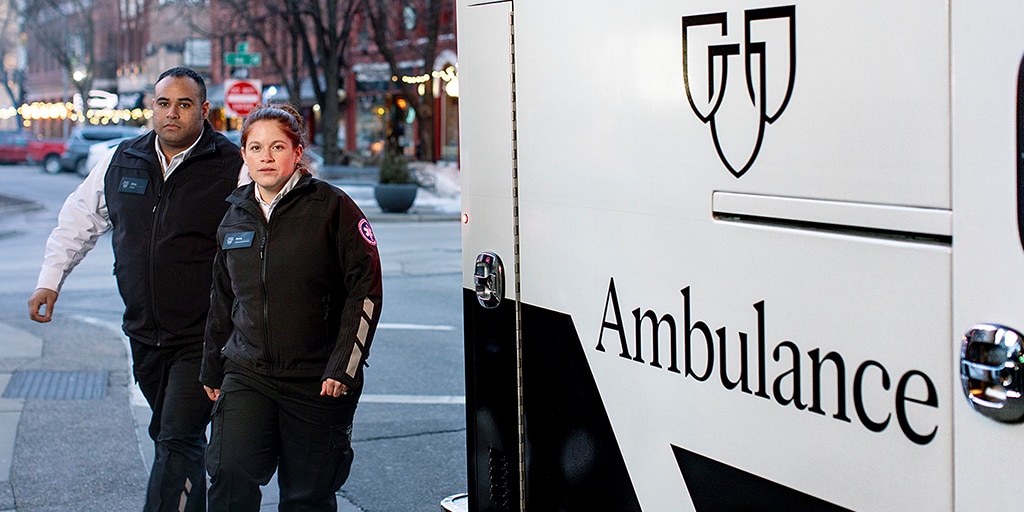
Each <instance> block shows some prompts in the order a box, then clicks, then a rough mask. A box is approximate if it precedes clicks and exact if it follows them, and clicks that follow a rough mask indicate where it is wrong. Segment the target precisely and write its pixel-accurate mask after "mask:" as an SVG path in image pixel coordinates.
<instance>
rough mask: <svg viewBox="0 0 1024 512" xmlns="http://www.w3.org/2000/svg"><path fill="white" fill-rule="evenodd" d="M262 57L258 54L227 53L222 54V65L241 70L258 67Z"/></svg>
mask: <svg viewBox="0 0 1024 512" xmlns="http://www.w3.org/2000/svg"><path fill="white" fill-rule="evenodd" d="M261 62H263V56H262V55H261V54H259V53H239V52H228V53H225V54H224V63H225V64H227V65H228V66H236V67H243V68H254V67H259V65H260V63H261Z"/></svg>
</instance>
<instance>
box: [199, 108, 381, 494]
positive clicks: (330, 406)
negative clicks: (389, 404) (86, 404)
mask: <svg viewBox="0 0 1024 512" xmlns="http://www.w3.org/2000/svg"><path fill="white" fill-rule="evenodd" d="M304 133H305V128H304V126H303V123H302V117H301V116H300V115H299V114H298V113H296V112H295V111H294V110H293V109H291V108H290V107H272V106H265V107H260V108H257V109H256V110H254V111H253V112H251V113H250V114H249V116H248V117H247V118H246V120H245V123H244V125H243V127H242V156H243V158H244V159H245V163H246V165H247V166H248V168H249V173H250V174H251V175H252V179H253V183H251V184H249V185H247V186H244V187H241V188H238V189H237V190H235V191H234V193H232V194H231V196H230V197H229V198H228V202H229V203H230V204H231V206H230V208H229V209H228V212H227V214H225V216H224V219H223V221H222V222H221V224H220V228H219V229H218V230H217V239H218V243H219V245H220V249H219V251H218V253H217V257H216V260H215V262H214V275H213V290H212V294H211V305H210V315H209V320H208V322H207V328H206V345H205V349H204V357H203V367H202V373H201V375H200V380H201V381H202V383H203V385H204V386H205V387H206V390H207V393H208V394H209V395H210V399H211V400H215V401H216V403H215V404H214V410H213V424H212V430H211V439H210V446H209V449H208V450H207V469H208V471H209V473H210V482H211V485H210V491H209V506H210V510H217V511H229V510H230V511H236V510H238V511H242V510H245V511H254V512H255V511H258V510H259V508H260V500H261V494H260V489H259V487H260V486H261V485H265V484H266V483H267V482H269V481H270V478H271V477H272V476H273V474H274V471H275V469H276V470H277V472H278V484H279V486H280V496H281V498H280V499H281V501H280V508H281V510H293V509H294V510H299V509H301V510H332V511H333V510H335V509H336V507H337V501H336V498H335V495H334V494H335V492H336V491H337V490H338V489H339V488H340V487H341V485H342V484H343V483H344V482H345V479H346V478H347V477H348V473H349V468H350V467H351V464H352V448H351V434H352V418H353V414H354V413H355V409H356V404H357V402H358V400H359V395H360V393H361V391H362V383H363V366H364V364H365V361H366V358H367V356H368V355H369V348H370V343H371V341H372V340H373V335H374V332H375V330H376V326H377V321H378V320H379V318H380V310H381V270H380V259H379V256H378V253H377V241H376V239H375V238H374V236H373V230H372V229H371V228H370V224H369V223H368V222H367V221H366V218H365V217H364V216H363V213H362V211H360V209H359V207H358V206H357V205H356V204H355V202H353V201H352V199H351V198H349V197H348V195H346V194H345V193H344V192H343V191H341V190H340V189H338V188H336V187H334V186H332V185H330V184H328V183H326V182H323V181H320V180H318V179H316V178H313V177H312V176H311V175H310V173H309V170H308V167H307V166H306V163H305V161H304V160H303V155H302V151H303V147H304Z"/></svg>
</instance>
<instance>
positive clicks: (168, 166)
mask: <svg viewBox="0 0 1024 512" xmlns="http://www.w3.org/2000/svg"><path fill="white" fill-rule="evenodd" d="M203 130H204V131H205V130H206V127H203ZM201 138H203V132H199V137H196V140H195V142H193V143H192V145H191V146H189V147H188V148H186V149H185V151H182V152H180V153H178V154H177V155H174V156H172V157H171V160H170V161H167V160H166V159H165V158H164V152H163V150H162V149H161V148H160V137H153V140H154V141H155V142H154V144H156V156H157V160H159V161H160V169H162V170H163V171H164V181H167V178H168V176H170V175H171V173H172V172H174V170H175V169H177V168H178V166H179V165H181V163H182V162H184V161H185V159H186V158H188V155H191V154H192V150H193V149H195V148H196V145H198V144H199V139H201ZM110 155H111V156H113V155H114V153H113V152H111V153H110ZM107 165H110V163H109V162H107Z"/></svg>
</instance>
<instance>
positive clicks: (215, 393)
mask: <svg viewBox="0 0 1024 512" xmlns="http://www.w3.org/2000/svg"><path fill="white" fill-rule="evenodd" d="M203 389H205V390H206V396H208V397H210V400H213V401H214V402H216V401H217V398H218V397H220V390H219V389H213V388H211V387H210V386H206V385H203Z"/></svg>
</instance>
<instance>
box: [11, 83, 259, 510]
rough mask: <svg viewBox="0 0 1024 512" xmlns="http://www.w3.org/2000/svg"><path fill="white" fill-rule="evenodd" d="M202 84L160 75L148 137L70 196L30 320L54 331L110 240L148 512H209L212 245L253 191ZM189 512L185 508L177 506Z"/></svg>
mask: <svg viewBox="0 0 1024 512" xmlns="http://www.w3.org/2000/svg"><path fill="white" fill-rule="evenodd" d="M209 110H210V104H209V103H208V102H207V101H206V84H205V82H204V81H203V78H202V77H201V76H200V75H199V74H198V73H196V72H195V71H193V70H191V69H188V68H182V67H178V68H172V69H169V70H167V71H165V72H164V73H162V74H161V75H160V77H159V79H158V80H157V82H156V85H155V87H154V95H153V130H152V131H150V132H147V133H146V134H144V135H140V136H139V137H136V138H134V139H129V140H126V141H124V142H122V143H121V144H119V145H118V146H117V148H115V149H113V150H111V151H110V152H109V153H108V154H107V155H106V158H105V159H103V160H102V161H101V162H100V163H99V164H97V165H96V166H95V167H94V168H93V169H91V171H90V173H89V176H88V177H87V178H86V179H85V180H84V181H83V182H82V184H81V185H80V186H79V187H78V188H77V189H75V191H74V192H72V193H71V195H70V196H68V199H67V200H66V201H65V203H64V206H63V207H62V208H61V211H60V214H59V216H58V219H57V227H56V228H54V230H53V232H52V233H51V234H50V237H49V239H48V240H47V242H46V251H45V254H44V258H43V266H42V270H41V271H40V273H39V280H38V283H37V288H36V290H35V291H34V292H33V293H32V296H31V297H30V298H29V301H28V307H29V316H30V317H31V318H32V319H33V320H35V321H37V322H49V321H50V319H51V318H52V316H53V306H54V303H55V302H56V301H57V295H58V292H59V291H60V288H61V286H62V285H63V283H64V280H65V279H66V278H67V276H68V274H69V273H70V272H71V270H72V269H73V268H74V267H75V265H77V264H78V262H80V261H81V260H82V258H83V257H85V254H86V253H87V252H88V251H89V250H90V249H92V248H93V247H94V246H95V245H96V241H97V239H98V238H99V237H100V235H102V234H103V233H105V232H107V231H110V230H112V231H113V247H114V258H115V264H114V274H115V276H116V277H117V287H118V290H119V291H120V294H121V298H122V299H123V300H124V304H125V312H124V323H123V325H122V328H123V330H124V332H125V334H126V335H127V336H128V338H129V339H130V341H131V348H132V361H133V373H134V375H135V380H136V382H138V384H139V388H140V389H141V390H142V393H143V395H145V397H146V400H147V401H148V402H149V405H150V408H151V409H152V410H153V416H152V420H151V421H150V425H149V434H150V436H151V437H152V438H153V441H154V443H155V445H156V457H155V460H154V462H153V468H152V470H151V472H150V478H149V489H148V491H147V494H146V506H145V509H144V510H145V511H146V512H157V511H178V510H185V511H194V512H202V511H205V510H206V468H205V464H204V452H205V449H206V425H207V422H208V421H209V419H210V409H211V406H212V402H211V401H210V400H209V398H207V396H206V392H205V391H204V390H203V386H202V385H201V384H200V383H199V367H200V362H201V358H202V353H203V334H204V329H205V325H206V315H207V311H208V309H209V303H210V284H211V279H212V268H213V257H214V254H215V253H216V249H217V247H216V242H215V235H216V232H217V225H218V224H219V223H220V220H221V218H222V217H223V216H224V212H225V211H226V210H227V207H228V203H227V202H226V201H225V198H226V197H227V196H228V195H229V194H230V193H231V191H232V190H234V189H235V188H236V187H237V186H239V185H241V184H244V183H247V182H248V181H249V178H248V174H247V173H245V172H244V171H243V170H242V159H241V153H240V151H239V149H238V147H237V146H235V145H234V144H232V143H231V142H230V141H228V140H227V138H225V137H224V136H223V135H221V134H219V133H217V132H216V131H214V130H213V127H212V126H211V125H210V123H209V122H208V121H207V120H206V117H207V114H208V113H209ZM182 505H183V508H182V507H181V506H182Z"/></svg>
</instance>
